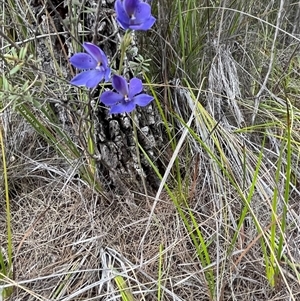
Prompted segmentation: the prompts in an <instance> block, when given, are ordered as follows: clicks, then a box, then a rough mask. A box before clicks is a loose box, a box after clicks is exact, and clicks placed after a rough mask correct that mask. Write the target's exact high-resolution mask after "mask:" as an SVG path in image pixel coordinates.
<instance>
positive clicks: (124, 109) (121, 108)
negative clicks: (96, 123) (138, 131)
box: [109, 101, 135, 114]
mask: <svg viewBox="0 0 300 301" xmlns="http://www.w3.org/2000/svg"><path fill="white" fill-rule="evenodd" d="M134 109H135V103H134V102H133V101H129V102H121V103H119V104H117V105H115V106H112V107H111V109H110V111H109V113H110V114H120V113H130V112H132V111H133V110H134Z"/></svg>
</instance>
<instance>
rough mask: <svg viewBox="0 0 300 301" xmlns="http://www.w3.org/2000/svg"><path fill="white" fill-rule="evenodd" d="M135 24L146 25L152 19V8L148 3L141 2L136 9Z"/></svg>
mask: <svg viewBox="0 0 300 301" xmlns="http://www.w3.org/2000/svg"><path fill="white" fill-rule="evenodd" d="M134 16H135V20H134V24H141V23H144V22H145V21H146V20H148V19H149V18H150V17H151V6H150V5H149V4H148V3H145V2H140V3H139V4H138V6H137V7H136V11H135V15H134Z"/></svg>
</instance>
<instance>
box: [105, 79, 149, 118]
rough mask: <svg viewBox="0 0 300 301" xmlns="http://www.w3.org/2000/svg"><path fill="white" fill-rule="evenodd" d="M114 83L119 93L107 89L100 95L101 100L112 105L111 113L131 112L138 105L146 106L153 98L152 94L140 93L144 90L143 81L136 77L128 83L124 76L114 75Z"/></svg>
mask: <svg viewBox="0 0 300 301" xmlns="http://www.w3.org/2000/svg"><path fill="white" fill-rule="evenodd" d="M112 85H113V87H114V89H115V90H116V91H117V92H118V93H116V92H112V91H106V92H104V93H102V94H101V96H100V100H101V101H102V102H103V103H104V104H105V105H107V106H110V107H111V108H110V111H109V113H110V114H118V113H125V112H126V113H129V112H131V111H133V110H134V109H135V106H136V105H139V106H141V107H145V106H146V105H148V104H149V103H150V102H151V101H152V100H153V97H152V96H150V95H147V94H139V93H141V92H142V90H143V85H142V81H141V80H140V79H138V78H136V77H134V78H132V79H131V80H130V81H129V85H128V83H127V81H126V80H125V78H124V77H122V76H119V75H114V76H113V78H112ZM137 94H138V95H137Z"/></svg>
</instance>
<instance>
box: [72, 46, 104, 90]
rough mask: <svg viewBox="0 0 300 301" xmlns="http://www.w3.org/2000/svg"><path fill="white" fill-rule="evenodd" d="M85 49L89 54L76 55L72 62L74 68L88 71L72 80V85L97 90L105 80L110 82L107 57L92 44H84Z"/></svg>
mask: <svg viewBox="0 0 300 301" xmlns="http://www.w3.org/2000/svg"><path fill="white" fill-rule="evenodd" d="M83 48H84V50H85V51H86V52H87V53H83V52H79V53H76V54H74V55H73V56H72V57H71V58H70V62H71V64H72V65H73V66H74V67H76V68H78V69H82V70H86V71H83V72H81V73H79V74H78V75H76V76H75V77H74V78H73V79H72V80H71V84H73V85H75V86H86V87H87V88H95V87H96V86H97V85H98V84H99V83H100V82H101V81H102V80H103V79H105V81H108V80H109V78H110V68H109V67H108V61H107V57H106V55H105V53H104V52H103V51H102V50H101V49H100V48H99V47H98V46H96V45H94V44H92V43H88V42H85V43H83Z"/></svg>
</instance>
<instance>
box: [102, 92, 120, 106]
mask: <svg viewBox="0 0 300 301" xmlns="http://www.w3.org/2000/svg"><path fill="white" fill-rule="evenodd" d="M122 100H124V97H123V95H121V94H119V93H116V92H112V91H105V92H103V93H102V94H101V95H100V101H101V102H103V103H104V104H105V105H107V106H113V105H115V104H117V103H119V102H121V101H122Z"/></svg>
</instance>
